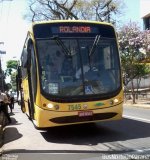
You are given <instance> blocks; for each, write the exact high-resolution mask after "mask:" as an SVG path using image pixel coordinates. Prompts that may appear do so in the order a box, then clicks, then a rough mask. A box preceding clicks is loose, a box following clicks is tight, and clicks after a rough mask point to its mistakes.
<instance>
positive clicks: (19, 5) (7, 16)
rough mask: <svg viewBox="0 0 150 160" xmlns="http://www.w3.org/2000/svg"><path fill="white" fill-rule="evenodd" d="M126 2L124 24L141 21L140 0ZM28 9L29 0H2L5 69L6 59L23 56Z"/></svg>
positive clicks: (0, 23) (0, 21)
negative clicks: (24, 17) (25, 15)
mask: <svg viewBox="0 0 150 160" xmlns="http://www.w3.org/2000/svg"><path fill="white" fill-rule="evenodd" d="M141 1H149V2H150V0H141ZM124 3H125V6H124V7H125V8H124V14H123V16H122V17H120V19H121V22H122V24H125V23H127V22H129V21H130V20H131V21H137V22H139V23H141V22H142V20H141V12H140V10H141V9H140V4H141V3H140V0H124ZM149 4H150V3H149ZM147 6H148V5H147ZM149 6H150V5H149ZM145 7H146V6H145ZM26 9H27V0H11V1H8V0H7V1H6V0H5V2H0V42H4V45H2V44H0V50H5V51H6V54H5V55H0V56H1V59H2V67H3V69H5V68H6V65H5V64H6V61H8V60H10V59H19V58H20V56H21V52H22V48H23V43H24V41H25V37H26V34H27V29H28V25H29V22H27V21H26V20H24V19H23V15H24V14H25V12H26ZM148 9H149V8H148ZM144 10H145V8H144ZM149 10H150V9H149Z"/></svg>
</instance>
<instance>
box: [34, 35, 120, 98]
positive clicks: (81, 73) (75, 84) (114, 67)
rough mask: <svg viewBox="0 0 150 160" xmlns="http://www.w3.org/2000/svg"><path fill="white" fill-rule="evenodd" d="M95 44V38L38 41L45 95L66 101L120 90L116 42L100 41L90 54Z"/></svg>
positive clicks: (111, 40) (63, 38) (42, 85)
mask: <svg viewBox="0 0 150 160" xmlns="http://www.w3.org/2000/svg"><path fill="white" fill-rule="evenodd" d="M58 40H59V43H58ZM94 41H95V37H85V38H84V37H61V38H59V39H58V38H57V39H56V38H52V39H41V40H37V51H38V60H39V68H40V76H39V77H40V82H41V88H42V91H43V93H46V94H50V95H56V96H64V97H65V96H67V97H68V96H79V95H85V96H86V95H95V94H99V95H100V94H110V93H112V92H115V91H116V90H117V89H118V88H119V87H120V85H121V79H120V62H119V54H118V50H117V44H116V40H115V39H113V38H103V37H100V39H99V40H98V41H97V44H96V46H94V47H95V48H94V51H92V53H91V50H93V49H92V47H93V44H94ZM66 50H67V53H68V54H66Z"/></svg>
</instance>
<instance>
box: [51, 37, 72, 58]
mask: <svg viewBox="0 0 150 160" xmlns="http://www.w3.org/2000/svg"><path fill="white" fill-rule="evenodd" d="M52 39H54V40H55V41H56V43H57V45H58V46H61V48H62V49H63V51H64V52H65V54H66V55H67V56H71V53H70V51H69V50H68V48H67V47H66V46H65V44H64V43H63V41H62V40H61V39H60V38H59V36H53V37H52Z"/></svg>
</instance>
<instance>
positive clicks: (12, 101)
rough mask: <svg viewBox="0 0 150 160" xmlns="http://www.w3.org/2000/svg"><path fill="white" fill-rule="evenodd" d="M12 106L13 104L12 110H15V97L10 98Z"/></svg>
mask: <svg viewBox="0 0 150 160" xmlns="http://www.w3.org/2000/svg"><path fill="white" fill-rule="evenodd" d="M10 104H11V108H12V109H14V97H13V96H10Z"/></svg>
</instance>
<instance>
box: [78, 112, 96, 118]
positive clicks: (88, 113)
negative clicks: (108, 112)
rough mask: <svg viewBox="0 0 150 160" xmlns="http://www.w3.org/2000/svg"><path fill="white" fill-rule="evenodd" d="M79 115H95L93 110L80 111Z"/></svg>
mask: <svg viewBox="0 0 150 160" xmlns="http://www.w3.org/2000/svg"><path fill="white" fill-rule="evenodd" d="M78 116H79V117H88V116H93V112H92V111H80V112H78Z"/></svg>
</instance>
